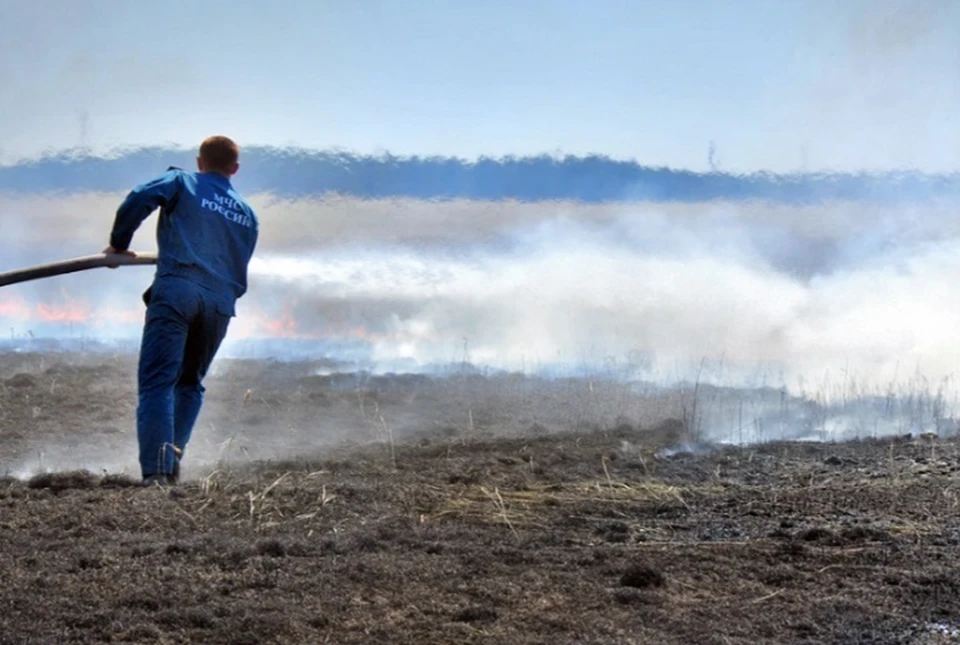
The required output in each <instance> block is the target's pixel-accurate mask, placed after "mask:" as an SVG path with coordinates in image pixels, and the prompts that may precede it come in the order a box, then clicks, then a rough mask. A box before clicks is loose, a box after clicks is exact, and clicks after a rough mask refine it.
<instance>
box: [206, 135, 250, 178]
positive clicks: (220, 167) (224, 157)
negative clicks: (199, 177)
mask: <svg viewBox="0 0 960 645" xmlns="http://www.w3.org/2000/svg"><path fill="white" fill-rule="evenodd" d="M239 158H240V147H239V146H238V145H237V144H236V143H234V142H233V140H232V139H229V138H228V137H223V136H213V137H207V138H206V139H204V140H203V143H201V144H200V154H199V156H198V157H197V168H198V169H199V170H200V172H218V173H220V174H221V175H226V176H227V177H230V176H232V175H234V174H236V172H237V170H239V169H240V164H239V163H238V159H239Z"/></svg>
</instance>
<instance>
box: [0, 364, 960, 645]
mask: <svg viewBox="0 0 960 645" xmlns="http://www.w3.org/2000/svg"><path fill="white" fill-rule="evenodd" d="M2 360H3V362H2V371H0V383H2V389H0V403H2V408H0V459H2V466H0V471H3V470H6V471H8V472H9V473H10V475H9V476H7V477H5V478H4V479H2V480H0V572H2V575H3V581H4V584H3V586H2V587H0V643H11V644H12V643H87V642H115V643H185V642H203V643H295V642H309V643H314V642H317V643H322V642H330V643H370V642H390V643H434V642H436V643H439V642H450V643H506V642H510V643H548V642H549V643H597V644H600V643H717V644H721V643H934V642H951V639H956V638H957V637H956V631H955V628H954V626H955V625H957V624H958V623H960V574H958V573H957V571H958V570H960V569H958V564H960V555H958V554H960V522H958V499H960V492H958V482H960V444H958V443H957V442H956V441H955V440H953V439H943V438H940V439H938V438H932V437H910V438H905V437H900V438H895V439H884V440H879V439H864V440H861V441H854V442H848V443H843V444H816V443H789V442H779V443H765V444H760V445H752V446H742V447H741V446H727V447H713V448H711V449H708V450H703V451H698V452H697V453H696V454H692V453H690V452H684V451H682V450H681V451H679V452H677V453H676V454H673V456H671V457H669V458H668V457H664V456H663V455H664V453H662V452H658V451H660V449H662V448H667V447H676V446H678V445H682V443H683V439H684V438H689V437H684V433H683V432H682V424H681V423H679V422H678V421H676V420H675V418H676V416H677V413H682V411H683V410H684V406H683V405H682V403H678V402H677V401H675V400H670V399H669V398H664V397H663V396H662V395H661V396H658V397H653V396H649V397H646V398H644V397H633V398H622V397H621V395H622V393H621V392H619V391H617V390H610V391H603V390H599V389H598V388H597V387H593V388H590V390H589V392H590V394H589V395H583V394H582V392H583V391H584V388H578V387H576V386H575V385H573V384H570V383H558V384H554V385H552V386H550V387H547V386H545V385H543V384H539V385H537V386H536V387H535V388H534V387H532V386H530V384H529V382H527V381H526V380H522V379H520V380H517V379H514V381H513V383H512V386H511V381H510V380H509V379H507V378H505V379H500V380H496V379H493V380H491V379H483V378H481V377H476V376H473V377H471V378H472V379H474V380H472V381H471V380H470V379H460V380H456V379H448V380H447V381H444V382H443V383H441V384H437V383H432V382H428V381H425V380H423V379H421V378H420V377H402V378H400V377H396V378H392V379H382V380H370V379H366V380H362V381H358V380H357V378H358V377H357V375H350V376H336V375H318V374H317V373H316V372H317V369H316V366H298V367H292V366H284V365H280V364H266V363H258V364H255V365H254V364H242V363H235V364H224V368H223V369H222V371H221V372H219V373H218V374H217V375H215V376H214V377H212V378H211V382H210V384H209V390H208V392H209V397H210V398H209V401H210V407H209V409H208V410H207V411H205V413H204V414H205V416H204V417H203V419H204V420H203V422H202V424H201V427H199V428H198V431H197V432H198V439H197V441H198V446H199V447H198V449H197V450H196V451H195V452H194V453H192V454H191V458H193V459H194V460H195V462H194V464H193V465H192V466H191V470H190V471H189V472H188V473H187V474H188V476H189V480H188V481H187V482H186V483H185V484H184V485H182V486H180V487H178V488H176V489H172V490H160V489H141V488H139V487H137V486H135V485H134V484H135V480H134V479H132V478H130V477H129V476H128V475H127V474H124V473H123V472H121V471H122V469H118V470H116V471H111V472H108V473H104V472H100V471H99V470H97V469H96V468H94V467H93V465H94V464H96V463H98V462H97V460H96V456H97V454H104V453H107V452H109V453H110V454H111V455H122V454H123V453H124V451H128V450H132V449H133V446H134V443H133V437H132V412H133V406H134V405H135V391H134V384H133V374H134V364H133V361H132V359H130V358H129V357H113V358H109V359H105V358H103V357H94V358H91V357H87V358H82V357H70V358H69V359H68V358H65V357H62V356H45V357H40V356H35V355H8V356H5V357H3V359H2ZM358 383H359V385H358ZM470 383H472V385H470ZM494 394H497V396H494ZM511 397H513V398H511ZM577 397H582V398H579V399H578V398H577ZM601 404H602V405H601ZM601 410H602V411H603V412H602V414H601V412H600V411H601ZM511 411H512V412H511ZM578 414H579V415H580V418H579V420H578V419H577V415H578ZM671 418H673V420H671ZM561 419H566V420H567V421H568V423H567V426H568V427H561V424H560V421H559V420H561ZM284 446H287V447H288V449H287V450H286V452H284V451H283V448H284ZM291 446H292V447H293V449H290V448H289V447H291ZM71 454H72V455H76V456H77V457H76V461H75V463H74V464H72V465H73V466H76V467H71V464H70V462H69V455H71ZM118 458H119V457H118ZM88 466H89V467H88ZM51 468H52V472H36V471H41V470H50V469H51ZM82 468H87V470H83V469H82ZM24 469H27V470H32V471H34V472H32V473H31V472H26V471H24ZM108 470H110V469H108ZM20 471H24V474H23V476H21V477H14V476H12V475H13V474H16V473H17V472H20Z"/></svg>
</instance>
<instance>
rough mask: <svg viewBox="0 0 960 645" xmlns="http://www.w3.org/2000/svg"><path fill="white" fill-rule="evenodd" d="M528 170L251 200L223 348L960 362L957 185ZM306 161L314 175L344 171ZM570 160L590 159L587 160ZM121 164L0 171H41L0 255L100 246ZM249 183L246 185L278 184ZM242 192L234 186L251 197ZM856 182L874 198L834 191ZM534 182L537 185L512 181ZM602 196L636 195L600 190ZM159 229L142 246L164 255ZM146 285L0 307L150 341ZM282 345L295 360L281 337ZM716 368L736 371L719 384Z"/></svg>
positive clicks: (808, 371) (428, 171)
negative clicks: (245, 272) (255, 244)
mask: <svg viewBox="0 0 960 645" xmlns="http://www.w3.org/2000/svg"><path fill="white" fill-rule="evenodd" d="M131 154H135V153H131ZM278 159H281V160H282V161H283V163H286V164H287V165H285V166H284V165H282V164H281V165H280V166H279V167H272V168H271V170H270V171H269V172H267V171H265V172H264V174H265V175H267V176H280V175H284V176H288V177H289V176H295V175H296V174H297V172H301V173H302V172H303V171H302V169H298V160H297V158H296V157H293V158H292V159H293V160H292V161H291V158H289V157H281V158H278ZM354 161H355V162H356V163H354V164H353V166H354V167H355V168H361V169H363V170H364V172H366V171H369V167H367V166H363V164H362V163H360V162H361V161H362V160H358V159H355V160H354ZM299 162H302V159H299ZM522 162H523V160H520V161H516V160H514V161H509V162H507V161H501V162H496V163H495V164H494V166H491V168H494V169H496V168H500V169H501V170H502V169H503V168H508V167H510V165H509V164H511V163H512V164H517V165H518V167H520V166H523V167H524V168H525V169H526V170H523V171H519V170H517V169H516V168H513V170H511V172H512V173H514V175H513V183H506V182H504V183H502V184H501V185H500V187H499V190H498V188H497V185H496V183H497V177H498V176H497V175H496V173H493V174H490V173H489V172H488V173H487V174H486V175H484V174H483V173H482V172H481V171H480V170H478V169H477V168H476V167H475V166H470V165H468V164H466V163H465V162H449V161H443V160H439V161H438V160H434V161H433V162H430V163H426V164H424V163H421V162H417V164H414V165H410V164H412V163H413V162H409V163H408V165H407V166H403V164H400V165H399V166H397V165H396V164H395V165H394V171H393V172H394V173H395V174H396V175H397V176H410V177H413V179H412V180H411V181H410V182H408V183H406V184H403V185H405V186H407V190H406V193H407V194H403V193H400V191H395V192H397V193H400V194H392V195H389V196H387V197H381V196H378V194H379V193H380V192H383V185H384V184H383V183H380V182H378V181H376V180H375V179H374V177H373V176H369V175H363V176H361V177H360V178H359V179H358V178H356V177H354V179H353V180H352V181H353V182H354V186H355V187H354V191H353V194H351V193H350V192H349V191H348V190H346V189H344V187H343V186H341V187H340V188H341V189H342V191H341V192H334V190H333V189H335V188H337V181H339V180H336V178H333V179H331V176H329V175H328V176H327V179H326V180H323V177H320V178H318V179H317V181H316V182H311V181H307V180H303V181H301V183H300V186H301V188H300V190H291V189H289V186H288V187H287V188H283V187H281V189H280V190H277V191H267V190H255V191H253V192H252V193H250V194H249V197H250V200H251V202H252V203H253V204H254V206H255V207H256V208H257V210H258V213H259V215H260V218H261V222H262V238H261V243H260V247H259V250H258V253H257V258H256V259H255V261H254V263H253V265H252V266H251V290H250V293H249V294H248V295H247V296H246V297H245V298H244V299H243V300H242V301H241V303H240V309H239V316H238V318H237V320H236V321H235V324H234V327H233V328H232V329H231V336H230V339H229V341H228V344H227V347H226V350H225V351H228V352H229V351H234V352H243V351H252V350H249V347H250V342H252V341H253V340H261V341H262V340H265V339H273V340H281V341H282V340H287V341H290V344H289V345H288V347H290V348H294V347H296V348H297V349H296V350H293V349H290V350H288V351H289V353H290V354H291V355H292V354H296V353H298V352H302V351H303V348H304V347H314V348H315V351H317V352H320V353H323V354H327V355H329V354H331V353H332V354H336V353H337V352H338V351H342V352H343V353H344V354H347V353H349V355H350V357H352V358H360V359H362V360H364V361H366V364H367V365H368V366H370V367H372V368H373V369H379V370H381V371H382V370H389V369H409V370H422V369H427V367H428V366H430V365H436V364H444V363H447V362H450V361H456V360H464V359H468V360H470V361H472V362H475V363H477V364H482V365H487V366H491V367H496V368H504V369H512V370H517V369H523V370H528V371H529V370H534V371H535V370H540V371H543V372H545V373H557V372H564V371H567V372H569V371H576V370H582V369H584V368H585V366H590V365H600V364H604V363H605V362H609V361H611V360H614V361H620V362H622V363H626V364H629V365H630V366H631V368H632V369H634V370H635V376H636V377H638V378H649V379H654V380H657V381H669V380H671V379H674V380H676V379H681V378H690V377H691V376H692V375H694V374H697V373H699V374H700V376H704V377H707V378H712V379H713V380H714V381H717V382H725V383H730V384H756V383H757V382H765V383H767V384H769V383H771V382H777V383H781V384H784V385H786V386H788V387H792V388H795V387H796V386H797V384H798V383H802V382H811V381H812V382H816V381H818V380H822V379H823V378H824V376H825V375H827V374H830V373H834V374H835V373H837V372H838V371H843V372H844V373H847V374H858V375H859V377H858V378H861V379H864V380H865V381H867V382H870V383H872V384H874V385H875V386H876V387H881V386H883V385H884V384H886V383H889V382H890V381H891V379H895V378H897V376H898V375H902V374H904V373H913V372H915V371H919V372H921V373H922V374H923V375H924V376H925V377H926V378H929V379H931V380H937V379H942V378H946V377H948V376H949V375H950V374H952V372H953V370H954V365H955V364H956V359H957V346H956V343H955V341H954V337H955V330H956V329H957V328H958V325H957V323H958V322H960V300H958V299H957V298H956V296H955V285H956V284H957V281H958V278H960V260H958V259H957V258H958V254H957V252H958V251H960V223H958V221H957V219H956V218H955V217H953V214H954V213H955V208H956V204H957V201H958V200H956V199H955V198H954V194H953V193H954V192H955V191H956V187H957V185H958V182H957V180H956V179H955V178H953V177H935V176H926V175H917V176H911V177H910V178H909V182H908V183H909V185H910V186H911V187H912V188H911V189H910V190H907V189H906V188H904V186H905V185H906V184H904V183H903V181H904V180H903V178H902V177H893V176H890V177H886V178H884V177H851V176H828V177H818V178H810V177H808V178H806V179H803V178H797V177H762V178H761V179H762V180H763V181H762V182H761V183H758V179H757V178H744V177H736V176H727V175H720V174H716V173H714V174H710V175H696V174H693V173H672V172H670V171H662V172H661V173H660V174H655V173H653V171H650V170H649V169H648V170H644V169H642V168H640V167H636V166H633V167H630V166H627V167H628V168H632V172H635V173H636V174H637V176H640V177H642V178H643V181H641V182H640V183H641V184H642V185H643V186H642V188H638V187H637V186H636V185H635V184H630V182H629V181H627V180H626V179H624V177H625V174H624V170H623V169H624V167H625V166H623V165H622V164H619V163H618V162H611V161H606V162H602V163H601V166H600V168H601V170H602V172H601V171H597V172H596V173H595V175H594V176H593V179H591V180H589V181H586V180H582V181H581V183H580V184H578V185H576V186H572V185H571V184H570V183H567V182H564V181H563V177H564V168H565V166H564V164H563V163H560V164H559V165H558V164H556V163H552V164H550V165H544V164H545V163H546V162H544V160H543V159H540V160H539V161H537V160H529V163H527V164H526V165H525V166H524V165H523V163H522ZM264 163H265V162H264ZM278 163H279V162H278ZM311 163H314V166H313V167H314V170H316V168H317V166H316V164H319V163H326V162H324V161H323V160H322V159H321V160H320V161H317V158H313V161H312V162H311ZM365 163H373V162H372V161H370V160H369V159H368V160H367V162H365ZM398 163H399V162H398ZM451 163H452V167H453V170H450V167H451ZM565 163H566V164H567V165H568V166H569V168H574V169H576V167H577V164H580V163H581V160H568V161H567V162H565ZM598 163H600V162H598ZM45 164H46V165H45ZM50 164H54V166H56V164H60V165H59V166H58V167H59V168H61V171H62V174H63V176H65V177H68V178H72V179H68V180H66V181H64V182H63V183H64V184H65V185H66V186H67V187H68V189H65V190H63V191H59V192H56V193H54V192H50V191H44V190H42V189H41V186H40V184H41V183H42V182H40V181H39V179H37V178H43V177H47V178H49V177H51V176H53V175H51V172H50V168H51V167H54V166H51V165H50ZM498 164H499V165H498ZM603 164H607V165H605V166H604V165H603ZM158 165H162V164H158ZM41 168H45V169H46V172H40V171H39V170H38V169H41ZM121 168H123V166H122V165H121V164H118V163H111V162H108V161H104V160H94V161H89V160H87V161H84V160H79V161H77V160H73V161H69V160H68V161H64V160H62V159H61V160H59V161H56V162H54V161H49V160H48V161H47V162H40V163H38V164H34V165H33V166H28V165H21V166H15V167H13V168H10V169H7V170H6V171H5V172H7V173H8V175H6V177H7V179H6V180H4V175H2V174H0V181H6V182H7V183H8V184H9V183H10V182H11V181H12V180H11V179H10V177H16V176H21V177H25V176H33V177H34V178H35V180H34V181H33V184H32V185H33V186H34V190H33V191H30V190H18V191H13V190H9V189H8V190H7V192H6V193H5V194H4V195H3V196H2V197H0V211H2V212H3V214H4V220H3V221H4V239H3V242H2V244H3V248H2V249H0V254H2V257H3V258H4V264H5V265H6V266H5V267H4V268H5V269H6V268H11V269H12V268H16V267H20V266H27V265H31V264H38V263H41V262H46V261H54V260H57V259H64V258H66V257H71V256H74V255H83V254H88V253H92V252H97V251H99V250H100V249H102V248H103V247H104V246H105V244H106V242H105V240H106V239H107V234H108V231H109V227H110V225H111V223H112V214H113V212H114V211H115V209H116V206H117V204H118V203H119V201H120V200H121V199H122V198H123V195H124V194H125V191H123V190H107V187H109V186H111V185H114V184H116V183H117V182H118V180H117V177H116V172H118V169H121ZM397 168H399V169H397ZM443 168H447V171H448V172H454V173H456V172H459V173H461V174H462V175H463V176H464V177H468V178H469V177H473V181H469V182H461V184H455V186H456V185H459V186H460V188H459V193H461V194H453V195H450V194H439V195H437V194H434V192H435V191H434V190H433V188H434V187H435V185H441V184H442V182H439V181H438V179H437V173H438V172H439V170H438V169H443ZM569 168H568V170H569ZM551 172H552V173H554V174H553V175H551V174H550V173H551ZM9 173H13V174H12V175H11V174H9ZM17 173H20V174H19V175H17ZM31 173H32V175H31ZM524 173H527V174H524ZM54 174H55V173H54ZM628 174H629V173H628ZM251 175H252V176H250V177H249V178H248V179H246V181H248V182H250V183H253V184H256V182H257V181H260V182H262V181H263V178H262V177H261V178H259V179H258V178H257V175H256V174H253V173H252V172H251ZM149 176H150V174H149V173H144V174H141V175H140V176H139V178H138V181H142V180H144V179H146V178H148V177H149ZM681 176H682V177H683V182H681V183H678V179H677V177H681ZM363 177H367V178H366V179H364V178H363ZM484 177H485V179H484ZM656 178H659V183H658V182H657V181H655V179H656ZM124 179H130V178H129V177H125V178H124ZM51 181H52V180H51ZM243 181H244V180H243V179H241V178H240V177H239V176H238V181H237V183H238V186H240V185H241V184H242V182H243ZM324 182H326V183H324ZM484 182H486V183H484ZM804 182H806V183H804ZM898 182H900V183H898ZM280 183H282V182H280ZM386 184H387V185H389V181H387V182H386ZM24 185H25V186H28V187H29V186H30V185H31V184H30V182H26V183H25V184H24ZM364 185H365V186H367V187H368V188H369V189H368V190H366V191H364V190H361V189H357V188H356V186H364ZM760 185H762V186H766V187H767V188H766V189H764V190H766V193H764V191H761V190H759V189H757V186H760ZM838 185H846V186H848V187H849V186H854V187H859V190H860V193H859V195H858V196H857V198H856V199H853V198H849V199H836V198H830V195H832V193H831V187H836V186H838ZM331 186H332V187H333V188H331ZM535 186H539V188H538V189H537V192H536V193H534V194H530V195H527V197H526V198H525V197H524V196H523V195H522V192H523V191H522V190H520V189H518V188H516V187H526V188H524V190H527V191H528V192H529V190H531V189H530V187H535ZM611 186H616V189H615V190H614V188H611ZM682 186H688V187H692V188H691V191H692V193H693V194H696V193H697V191H698V190H700V191H701V192H702V193H703V194H710V191H711V190H714V189H715V188H716V187H717V186H721V187H725V189H724V190H722V191H720V192H721V194H720V195H719V196H716V197H712V198H710V199H701V200H693V199H691V198H690V197H689V195H686V196H685V197H684V195H685V194H684V193H683V191H682V190H681V188H682ZM711 186H712V187H713V188H710V187H711ZM919 186H922V187H924V190H919V189H918V188H917V187H919ZM261 187H262V186H261ZM598 187H602V188H603V190H607V191H608V192H616V193H617V194H619V195H621V197H620V198H618V199H615V200H602V199H599V197H600V196H602V195H600V192H601V191H600V190H599V188H598ZM705 187H707V188H705ZM771 187H779V188H778V190H779V191H780V192H779V195H780V199H774V198H770V197H767V198H763V195H764V194H767V195H770V194H776V193H771V190H770V189H771ZM938 187H939V188H941V189H942V191H941V193H942V194H938V192H937V188H938ZM240 188H241V190H243V187H242V186H240ZM346 188H349V187H346ZM449 192H450V191H448V193H449ZM498 192H499V194H497V193H498ZM410 193H414V195H413V196H411V195H410ZM477 193H483V194H495V195H496V197H497V198H496V199H478V198H476V197H475V195H476V194H477ZM564 193H565V194H564ZM556 194H561V195H562V196H563V198H562V199H554V198H551V197H550V196H551V195H556ZM631 194H634V195H642V194H648V195H649V194H659V195H663V196H664V197H662V198H658V199H650V198H646V199H641V198H639V197H630V195H631ZM518 195H519V196H518ZM538 195H540V196H541V197H539V198H538ZM744 195H745V196H744ZM888 196H889V197H888ZM438 197H439V198H440V199H438ZM154 218H155V215H154V216H152V217H151V219H148V220H147V221H146V222H145V223H144V225H143V227H142V228H141V230H140V231H139V232H138V234H137V237H136V238H135V243H134V246H135V248H137V249H140V250H143V251H149V250H154V249H155V245H154V239H153V227H154V226H155V219H154ZM149 278H150V270H149V269H145V268H142V267H141V268H124V269H122V270H120V271H116V272H110V273H108V274H99V275H98V274H94V273H81V274H75V275H70V276H62V277H58V278H55V279H51V280H45V281H38V282H34V283H27V284H21V285H15V286H13V287H8V288H7V289H5V290H4V293H3V294H0V318H2V319H3V322H4V323H5V324H6V325H7V326H8V327H10V328H11V333H12V335H13V336H17V335H18V334H23V333H24V332H26V331H27V330H30V331H31V333H33V334H34V335H37V334H39V335H60V336H65V335H68V334H72V335H77V334H80V333H84V334H89V335H91V337H101V338H103V337H106V338H111V337H120V338H126V339H131V338H133V339H135V338H136V336H137V334H138V329H139V328H138V325H139V322H140V318H141V315H142V310H141V305H140V302H139V296H140V293H141V292H142V290H143V289H145V288H146V286H147V284H148V283H149ZM294 341H296V344H295V343H294ZM311 342H312V343H313V345H311V344H310V343H311ZM304 343H306V344H304ZM270 347H271V348H272V349H271V350H270V351H271V352H273V353H274V354H283V353H284V350H283V349H282V347H284V345H283V344H277V343H274V344H272V345H270ZM244 348H248V349H246V350H245V349H244ZM338 348H339V350H338ZM704 360H706V361H707V362H708V364H709V365H714V366H718V367H716V368H715V369H712V370H708V373H707V374H704V373H703V371H702V362H703V361H704Z"/></svg>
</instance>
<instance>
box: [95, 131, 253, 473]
mask: <svg viewBox="0 0 960 645" xmlns="http://www.w3.org/2000/svg"><path fill="white" fill-rule="evenodd" d="M239 167H240V164H239V148H238V147H237V145H236V143H234V142H233V141H232V140H230V139H229V138H227V137H222V136H215V137H209V138H207V139H206V140H204V141H203V143H201V145H200V150H199V156H198V157H197V172H187V171H185V170H182V169H180V168H176V167H171V168H169V169H168V170H167V172H165V173H164V174H162V175H161V176H160V177H158V178H156V179H154V180H153V181H150V182H148V183H145V184H141V185H139V186H137V187H135V188H134V189H133V190H132V191H131V192H130V193H129V195H127V197H126V199H124V201H123V203H121V204H120V207H119V208H118V209H117V213H116V217H115V220H114V224H113V229H112V231H111V233H110V246H109V247H107V249H106V252H107V253H126V254H129V255H133V254H134V253H133V252H132V251H130V250H129V247H130V243H131V241H132V239H133V234H134V233H135V232H136V230H137V229H138V228H139V226H140V224H141V223H142V222H143V221H144V220H145V219H146V218H147V217H148V216H149V215H150V214H151V213H152V212H153V211H154V210H156V209H157V208H158V207H159V208H160V215H159V220H158V222H157V247H158V248H157V251H158V252H157V269H156V273H155V275H154V279H153V282H152V284H151V285H150V288H149V289H147V291H146V292H145V293H144V294H143V300H144V302H145V304H146V305H147V310H146V316H145V322H144V327H143V336H142V340H141V345H140V358H139V366H138V374H137V381H138V402H137V441H138V444H139V460H140V470H141V476H142V478H143V483H144V484H146V485H155V484H160V485H167V484H174V483H176V482H177V481H178V479H179V473H180V460H181V459H182V458H183V455H184V451H185V450H186V448H187V444H188V443H189V442H190V436H191V434H192V432H193V427H194V424H195V423H196V420H197V417H198V415H199V413H200V408H201V406H202V404H203V397H204V386H203V379H204V377H205V375H206V373H207V370H208V369H209V367H210V364H211V362H212V361H213V358H214V356H215V355H216V353H217V350H218V349H219V347H220V344H221V342H222V341H223V339H224V336H225V335H226V333H227V327H228V325H229V323H230V319H231V318H233V317H234V316H235V314H236V311H235V304H236V301H237V299H239V298H240V297H241V296H242V295H243V294H244V293H246V291H247V268H248V265H249V263H250V259H251V257H252V255H253V252H254V249H255V247H256V244H257V236H258V233H259V221H258V219H257V216H256V214H255V212H254V210H253V208H251V207H250V205H249V204H247V203H246V201H245V200H244V199H243V197H241V196H240V195H239V194H238V193H237V191H236V190H235V189H234V187H233V186H232V184H231V178H232V177H233V175H235V174H236V172H237V170H238V169H239Z"/></svg>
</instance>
